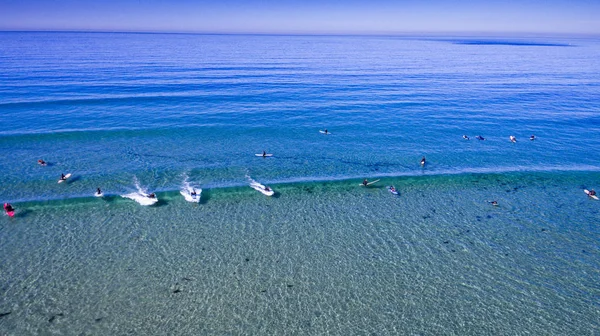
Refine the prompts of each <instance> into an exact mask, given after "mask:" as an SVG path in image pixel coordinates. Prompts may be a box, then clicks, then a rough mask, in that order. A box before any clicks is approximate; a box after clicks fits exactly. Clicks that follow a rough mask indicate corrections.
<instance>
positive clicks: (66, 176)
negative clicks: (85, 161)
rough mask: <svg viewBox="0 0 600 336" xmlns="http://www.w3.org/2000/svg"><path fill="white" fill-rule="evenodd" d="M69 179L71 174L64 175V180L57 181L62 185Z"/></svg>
mask: <svg viewBox="0 0 600 336" xmlns="http://www.w3.org/2000/svg"><path fill="white" fill-rule="evenodd" d="M69 177H71V173H68V174H67V175H65V179H64V180H63V179H59V180H58V183H63V182H64V181H66V180H67V179H68V178H69Z"/></svg>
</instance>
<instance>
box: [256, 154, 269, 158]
mask: <svg viewBox="0 0 600 336" xmlns="http://www.w3.org/2000/svg"><path fill="white" fill-rule="evenodd" d="M254 155H256V156H264V157H270V156H273V154H265V155H262V154H254Z"/></svg>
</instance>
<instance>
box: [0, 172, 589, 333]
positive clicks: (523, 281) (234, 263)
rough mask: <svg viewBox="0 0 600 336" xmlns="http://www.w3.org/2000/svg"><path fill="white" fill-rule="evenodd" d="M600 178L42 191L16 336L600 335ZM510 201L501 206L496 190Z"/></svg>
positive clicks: (31, 217)
mask: <svg viewBox="0 0 600 336" xmlns="http://www.w3.org/2000/svg"><path fill="white" fill-rule="evenodd" d="M599 180H600V175H599V174H598V173H575V174H573V173H553V174H549V173H541V174H523V173H516V174H487V175H482V174H472V175H471V174H465V175H453V176H430V177H406V178H394V179H384V180H383V181H382V182H383V183H382V185H383V184H390V183H394V184H395V185H396V186H397V187H398V189H399V191H400V193H401V194H400V196H393V195H392V194H390V193H389V192H387V190H386V189H385V188H383V187H373V188H368V189H365V188H362V187H359V186H358V182H359V181H354V180H352V181H340V182H315V183H306V184H305V183H302V184H287V185H275V186H274V188H275V189H276V190H278V192H279V195H276V197H273V198H267V197H264V196H263V195H260V194H259V193H257V192H255V191H254V190H251V189H249V188H231V189H222V190H214V191H211V192H210V193H207V194H205V195H204V197H205V200H206V201H205V202H204V203H203V204H200V205H197V204H191V203H186V202H184V201H183V199H182V198H181V197H180V196H178V194H176V193H166V194H159V198H161V199H162V200H163V201H162V204H160V205H159V206H156V207H142V206H139V205H137V204H135V203H134V202H132V201H127V200H123V199H121V198H114V199H113V198H109V199H107V200H101V199H95V198H88V199H77V200H68V201H53V202H50V203H48V204H43V203H39V202H32V203H27V204H23V205H22V207H23V208H27V209H28V210H27V212H26V213H22V214H21V215H19V216H18V217H17V218H14V219H13V220H9V219H8V218H3V219H2V222H1V223H0V230H1V231H0V232H1V233H0V234H1V235H2V237H3V239H2V243H1V248H2V251H3V260H4V261H3V265H2V284H3V286H2V292H3V295H2V299H1V301H0V306H1V307H2V309H3V311H4V312H6V311H9V312H12V313H11V314H10V315H8V316H5V317H3V318H2V320H1V324H0V326H2V328H3V329H4V330H6V331H8V333H9V334H11V333H12V334H38V333H63V334H81V333H83V334H106V333H111V334H127V333H135V334H138V333H149V334H165V333H170V332H172V331H173V330H176V331H177V333H178V334H189V335H192V334H228V333H233V334H297V333H301V334H325V333H331V334H339V335H345V334H365V333H374V334H430V335H437V334H448V335H479V334H554V335H558V334H560V335H567V334H571V335H593V334H594V333H595V332H598V319H597V311H598V308H599V307H598V301H597V293H598V286H597V283H598V269H599V266H600V265H599V260H600V259H599V258H598V256H599V254H600V250H599V249H598V239H600V230H598V225H597V223H598V222H599V221H600V210H599V209H600V208H599V206H600V204H599V203H598V202H597V201H592V200H589V199H587V197H585V195H584V194H583V192H581V189H580V186H579V185H577V184H578V183H581V182H589V183H598V181H599ZM489 199H495V200H498V202H499V206H497V207H494V206H492V205H490V204H489V203H487V202H486V200H489Z"/></svg>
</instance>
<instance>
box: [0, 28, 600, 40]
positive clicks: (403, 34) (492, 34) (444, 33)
mask: <svg viewBox="0 0 600 336" xmlns="http://www.w3.org/2000/svg"><path fill="white" fill-rule="evenodd" d="M0 33H98V34H165V35H166V34H173V35H240V36H243V35H247V36H373V37H377V36H381V37H418V36H488V37H521V38H525V37H588V38H600V33H574V32H569V33H564V32H501V31H496V32H489V31H488V32H482V31H405V32H362V33H358V32H215V31H198V32H194V31H152V30H96V29H92V30H83V29H64V30H60V29H31V30H23V29H14V30H13V29H1V28H0Z"/></svg>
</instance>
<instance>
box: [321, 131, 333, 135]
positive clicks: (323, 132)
mask: <svg viewBox="0 0 600 336" xmlns="http://www.w3.org/2000/svg"><path fill="white" fill-rule="evenodd" d="M319 133H321V134H327V135H329V134H331V132H329V131H327V132H325V131H319Z"/></svg>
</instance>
